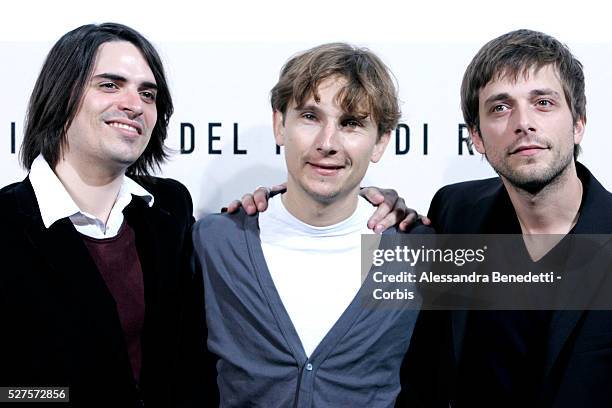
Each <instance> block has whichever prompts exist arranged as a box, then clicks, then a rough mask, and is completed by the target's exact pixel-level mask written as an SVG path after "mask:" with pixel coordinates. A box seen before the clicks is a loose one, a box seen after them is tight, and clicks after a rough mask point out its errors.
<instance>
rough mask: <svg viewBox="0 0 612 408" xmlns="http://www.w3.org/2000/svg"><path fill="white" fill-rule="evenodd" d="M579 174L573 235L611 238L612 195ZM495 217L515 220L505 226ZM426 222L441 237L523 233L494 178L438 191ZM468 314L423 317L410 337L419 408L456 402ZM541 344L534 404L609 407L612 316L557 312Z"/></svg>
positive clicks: (412, 378)
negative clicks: (580, 191) (540, 376)
mask: <svg viewBox="0 0 612 408" xmlns="http://www.w3.org/2000/svg"><path fill="white" fill-rule="evenodd" d="M577 170H578V176H579V177H580V179H581V181H582V183H583V187H584V193H583V200H582V203H581V208H580V216H579V219H578V222H577V224H576V226H575V227H574V229H573V231H572V232H573V233H575V234H610V233H612V194H611V193H610V192H608V191H607V190H605V189H604V187H603V186H602V185H601V184H600V183H599V182H598V181H597V180H596V179H595V177H594V176H593V175H592V174H591V173H590V172H589V171H588V170H587V169H586V167H584V166H583V165H581V164H580V163H577ZM500 213H502V214H503V213H506V214H508V213H509V214H512V215H513V216H510V217H508V219H506V220H503V219H500V217H499V214H500ZM428 216H429V217H430V218H431V219H432V222H433V224H434V227H435V229H436V231H437V232H438V233H445V234H460V233H463V234H470V233H472V234H483V233H497V234H500V233H517V231H519V232H520V227H519V225H518V220H517V218H516V213H515V212H514V208H513V207H512V204H511V202H510V198H509V196H508V194H507V192H506V189H505V188H504V186H503V184H502V182H501V180H500V179H499V178H492V179H487V180H478V181H468V182H464V183H458V184H453V185H449V186H445V187H443V188H442V189H440V190H439V191H438V192H437V193H436V195H435V196H434V198H433V200H432V202H431V206H430V209H429V213H428ZM609 272H610V273H612V271H609ZM467 315H468V313H467V312H463V311H455V312H451V313H445V312H424V313H422V314H421V318H422V320H421V321H420V322H418V323H417V326H416V328H415V333H414V336H413V339H416V341H414V345H415V348H414V349H413V350H411V351H410V352H412V353H413V354H416V355H417V356H418V357H420V358H421V363H420V364H419V365H418V367H419V369H417V372H420V374H421V378H415V376H414V375H411V374H406V377H408V378H407V379H406V380H405V382H407V383H409V385H407V386H410V387H412V388H417V389H418V390H419V391H420V392H419V393H418V395H419V396H420V397H421V403H422V405H424V406H445V407H448V400H449V399H450V401H453V397H454V395H455V391H456V390H454V389H453V388H454V385H455V383H456V374H457V372H456V370H457V366H458V361H459V360H460V359H461V352H462V348H463V339H464V336H465V327H466V321H467ZM545 343H546V349H545V350H546V351H545V352H546V355H545V356H544V358H543V360H544V373H543V375H544V382H543V385H542V387H541V389H540V390H539V392H538V394H539V395H538V397H537V401H534V404H533V406H538V407H548V406H551V407H578V406H588V407H612V388H611V387H612V311H555V312H553V313H552V319H551V325H550V329H549V332H548V336H547V339H545ZM432 360H435V362H434V363H433V364H432ZM468 363H469V362H468ZM419 370H420V371H419ZM406 372H408V370H406ZM482 391H483V392H486V390H482ZM499 405H500V406H501V405H503V401H500V402H499Z"/></svg>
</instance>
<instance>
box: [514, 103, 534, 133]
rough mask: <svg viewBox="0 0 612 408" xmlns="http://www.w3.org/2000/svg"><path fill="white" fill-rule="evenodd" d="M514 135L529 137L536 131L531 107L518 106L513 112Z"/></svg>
mask: <svg viewBox="0 0 612 408" xmlns="http://www.w3.org/2000/svg"><path fill="white" fill-rule="evenodd" d="M512 118H513V124H512V126H513V127H514V133H515V134H516V135H521V134H524V135H527V134H529V133H534V132H535V131H536V124H535V120H534V118H533V116H532V114H531V111H530V109H529V106H527V105H517V106H515V107H514V109H513V112H512Z"/></svg>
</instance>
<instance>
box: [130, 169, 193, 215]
mask: <svg viewBox="0 0 612 408" xmlns="http://www.w3.org/2000/svg"><path fill="white" fill-rule="evenodd" d="M129 177H130V178H131V179H132V180H134V181H135V182H136V183H138V184H139V185H140V186H142V187H143V188H144V189H145V190H147V191H148V192H149V193H151V194H153V197H154V203H153V206H154V207H158V208H161V209H163V210H164V211H168V212H170V213H186V214H188V215H189V217H191V216H192V214H193V203H192V200H191V195H190V194H189V190H187V187H185V186H184V185H183V184H181V183H180V182H178V181H176V180H173V179H169V178H161V177H152V176H129Z"/></svg>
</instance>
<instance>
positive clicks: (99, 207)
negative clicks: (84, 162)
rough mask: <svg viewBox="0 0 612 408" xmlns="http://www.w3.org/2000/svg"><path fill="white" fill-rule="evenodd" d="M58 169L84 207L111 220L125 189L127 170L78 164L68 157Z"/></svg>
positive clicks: (80, 205)
mask: <svg viewBox="0 0 612 408" xmlns="http://www.w3.org/2000/svg"><path fill="white" fill-rule="evenodd" d="M54 171H55V174H56V175H57V177H58V178H59V179H60V181H61V182H62V184H63V185H64V188H65V189H66V191H68V194H69V195H70V197H71V198H72V199H73V200H74V202H75V203H76V205H77V206H78V207H79V208H80V209H81V211H84V212H87V213H89V214H91V215H93V216H95V217H96V218H99V219H100V220H102V221H104V223H106V222H107V220H108V217H109V215H110V212H111V210H112V208H113V205H114V204H115V200H116V199H117V195H118V194H119V190H120V189H121V184H122V182H123V176H124V172H110V171H109V172H104V171H101V169H100V168H99V167H97V166H75V165H74V164H73V163H71V162H68V161H67V160H65V159H63V160H61V161H60V162H59V163H58V164H57V165H56V166H55V169H54Z"/></svg>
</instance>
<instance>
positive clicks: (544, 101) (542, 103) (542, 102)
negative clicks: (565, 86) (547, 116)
mask: <svg viewBox="0 0 612 408" xmlns="http://www.w3.org/2000/svg"><path fill="white" fill-rule="evenodd" d="M536 105H538V106H542V107H545V108H549V107H551V106H553V102H552V101H551V100H550V99H540V100H538V101H537V102H536Z"/></svg>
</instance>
